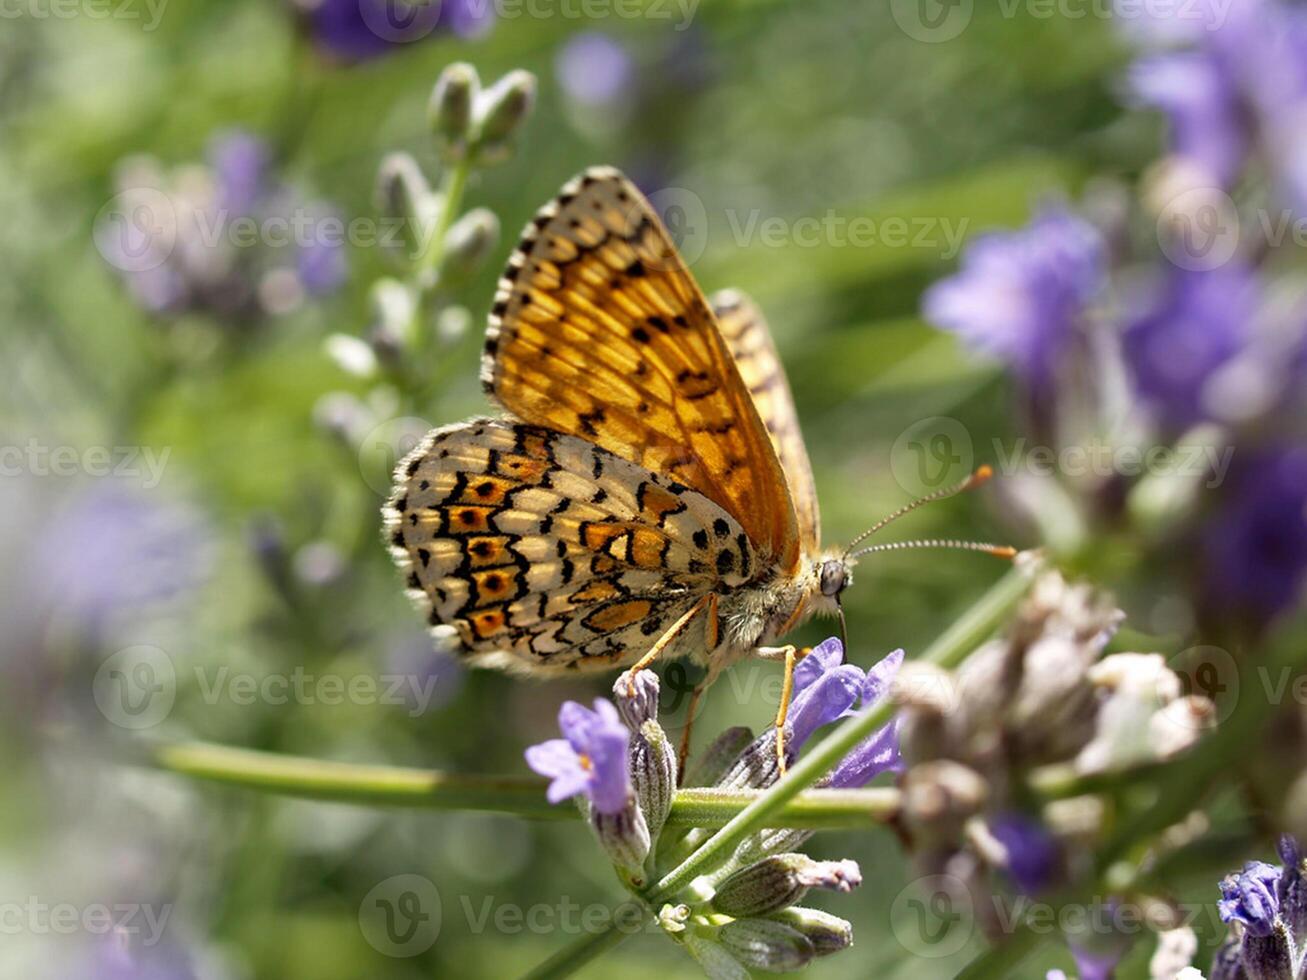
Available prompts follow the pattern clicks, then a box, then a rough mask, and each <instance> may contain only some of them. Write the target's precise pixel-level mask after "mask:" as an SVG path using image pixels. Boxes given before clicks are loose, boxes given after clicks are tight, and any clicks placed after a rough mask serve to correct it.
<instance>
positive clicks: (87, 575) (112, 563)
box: [27, 481, 212, 632]
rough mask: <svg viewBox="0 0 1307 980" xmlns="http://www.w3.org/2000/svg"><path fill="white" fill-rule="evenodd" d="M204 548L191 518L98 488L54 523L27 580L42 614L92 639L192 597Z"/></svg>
mask: <svg viewBox="0 0 1307 980" xmlns="http://www.w3.org/2000/svg"><path fill="white" fill-rule="evenodd" d="M211 545H212V538H211V533H210V530H209V528H208V526H207V525H206V524H205V522H204V521H203V519H202V518H201V516H200V515H199V514H198V513H197V512H196V511H194V510H192V509H190V508H189V507H187V506H185V505H182V504H178V503H167V502H162V501H158V500H155V499H153V498H150V497H148V496H146V495H144V494H141V493H135V492H131V491H129V490H127V489H125V488H123V487H119V486H114V485H112V484H110V483H109V482H108V481H105V482H101V483H96V484H93V485H92V486H91V487H90V488H89V489H88V490H86V491H85V492H84V493H82V494H81V495H79V496H77V497H75V498H73V499H72V500H71V501H70V502H69V503H68V504H67V505H66V506H65V507H64V508H63V509H62V510H61V511H60V512H59V513H58V514H57V515H56V516H55V518H54V520H53V521H52V523H51V526H50V527H49V528H48V529H47V530H46V531H45V533H44V534H43V535H42V536H41V538H40V543H39V549H38V552H37V554H36V555H35V556H34V557H33V558H32V559H31V560H30V564H29V565H28V569H29V571H28V578H27V581H28V585H29V587H30V588H31V589H32V595H33V598H34V599H35V601H36V604H37V605H38V606H39V607H40V608H41V609H44V610H49V611H51V612H55V611H57V612H59V613H61V614H63V615H65V616H68V617H69V618H70V619H72V620H74V621H75V622H77V623H78V624H79V625H81V626H83V627H84V628H86V629H88V630H89V631H92V632H96V631H98V630H100V629H102V628H103V627H105V626H107V625H108V624H109V623H110V622H111V621H114V620H115V619H122V618H126V617H140V616H142V615H144V614H146V613H147V612H149V611H150V610H155V609H159V608H161V607H163V606H166V605H167V604H169V603H172V602H174V601H176V600H179V599H181V598H182V597H184V596H186V595H188V594H189V593H192V592H193V591H194V590H196V589H197V588H198V587H199V586H200V584H201V583H202V582H203V581H204V580H205V578H206V577H207V575H208V571H209V564H210V559H211V557H212V555H211Z"/></svg>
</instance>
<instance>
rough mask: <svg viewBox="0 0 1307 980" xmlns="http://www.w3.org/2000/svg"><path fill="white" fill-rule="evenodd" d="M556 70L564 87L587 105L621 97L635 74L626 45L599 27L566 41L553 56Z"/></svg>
mask: <svg viewBox="0 0 1307 980" xmlns="http://www.w3.org/2000/svg"><path fill="white" fill-rule="evenodd" d="M554 72H555V74H556V75H557V76H558V84H559V85H560V86H562V89H563V91H564V92H566V93H567V95H568V96H569V97H570V98H571V99H572V100H573V101H575V102H578V103H580V104H581V105H585V106H608V105H613V104H614V103H617V102H620V101H622V100H623V99H624V98H625V97H626V96H627V95H628V94H629V93H630V90H631V85H632V82H633V81H634V78H635V66H634V65H633V64H632V62H631V56H630V54H628V53H627V51H626V48H624V47H623V46H622V45H621V44H620V43H618V42H617V41H616V40H615V39H614V38H612V37H610V36H609V35H607V34H604V33H601V32H599V31H583V32H582V33H580V34H576V35H574V36H573V37H572V39H571V40H569V41H568V42H567V43H566V44H565V45H563V47H562V48H561V49H560V50H559V52H558V57H557V58H556V59H555V60H554Z"/></svg>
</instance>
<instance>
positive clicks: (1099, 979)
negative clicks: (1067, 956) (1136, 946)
mask: <svg viewBox="0 0 1307 980" xmlns="http://www.w3.org/2000/svg"><path fill="white" fill-rule="evenodd" d="M1122 955H1123V951H1109V952H1106V953H1092V952H1090V951H1089V950H1087V949H1084V948H1083V947H1081V946H1077V945H1076V944H1075V943H1072V944H1071V957H1072V959H1074V960H1075V961H1076V975H1077V980H1112V978H1113V977H1114V976H1115V975H1116V965H1117V964H1118V963H1120V962H1121V957H1122Z"/></svg>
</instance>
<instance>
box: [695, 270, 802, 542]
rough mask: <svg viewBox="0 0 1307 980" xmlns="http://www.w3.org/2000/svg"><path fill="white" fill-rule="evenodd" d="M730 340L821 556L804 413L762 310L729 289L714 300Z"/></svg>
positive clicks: (791, 495) (729, 345) (744, 378)
mask: <svg viewBox="0 0 1307 980" xmlns="http://www.w3.org/2000/svg"><path fill="white" fill-rule="evenodd" d="M710 302H711V304H712V308H713V312H714V313H716V314H717V322H718V324H720V325H721V331H722V336H723V337H725V338H726V345H727V346H728V347H729V348H730V349H731V353H732V354H733V355H734V356H735V366H736V367H737V368H738V369H739V371H740V377H741V378H742V379H743V380H744V384H745V386H746V387H747V388H748V389H749V394H751V395H752V396H753V403H754V405H755V406H757V408H758V415H759V416H760V417H761V418H762V422H763V425H765V426H766V427H767V434H768V435H770V436H771V444H772V448H773V449H775V450H776V455H777V457H778V458H779V459H780V461H781V468H782V469H783V470H785V477H786V479H787V480H789V484H790V498H791V499H792V500H793V501H794V510H795V513H796V514H797V515H798V519H799V536H800V538H801V539H802V541H803V545H804V549H805V550H806V551H807V553H808V554H810V555H815V554H817V553H818V552H819V551H820V548H821V512H820V511H819V510H818V507H817V486H816V484H815V483H814V482H813V479H812V464H811V463H809V462H808V449H807V446H806V445H805V444H804V442H803V433H802V432H800V431H799V413H798V412H796V411H795V409H794V396H793V395H792V394H791V393H790V383H789V381H787V380H786V378H785V367H784V366H783V365H782V364H781V359H780V357H779V355H777V353H776V345H775V344H774V343H773V342H772V338H771V331H770V330H768V329H767V321H766V320H765V319H764V318H763V315H762V311H761V310H759V309H758V306H757V304H756V303H754V302H753V300H751V299H750V298H749V297H748V296H746V295H745V294H744V293H742V292H740V291H739V290H736V289H723V290H722V291H721V292H718V293H714V294H713V296H712V299H711V300H710Z"/></svg>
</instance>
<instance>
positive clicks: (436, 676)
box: [386, 630, 466, 712]
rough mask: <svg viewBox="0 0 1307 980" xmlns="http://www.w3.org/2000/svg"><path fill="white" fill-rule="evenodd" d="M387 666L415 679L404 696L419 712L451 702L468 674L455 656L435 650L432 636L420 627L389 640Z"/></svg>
mask: <svg viewBox="0 0 1307 980" xmlns="http://www.w3.org/2000/svg"><path fill="white" fill-rule="evenodd" d="M386 667H387V670H389V671H390V672H392V673H394V674H399V675H402V676H405V677H408V678H410V679H411V681H412V683H411V684H407V685H405V691H404V697H405V699H406V701H407V704H408V707H409V710H410V711H415V712H422V711H430V710H431V709H433V708H439V707H440V706H441V705H444V704H447V703H448V702H449V701H450V699H452V698H453V697H454V695H455V694H457V693H458V691H459V689H460V688H461V687H462V686H463V677H464V674H466V670H465V669H464V667H463V665H462V664H461V663H460V662H459V660H458V658H457V657H456V656H455V655H453V654H451V653H448V652H446V651H445V650H436V649H433V648H432V644H431V636H430V635H429V634H428V633H426V632H425V631H420V630H411V631H405V632H404V633H403V634H401V635H399V636H397V637H395V638H394V639H393V640H392V641H391V642H390V643H389V645H388V652H387V656H386Z"/></svg>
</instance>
